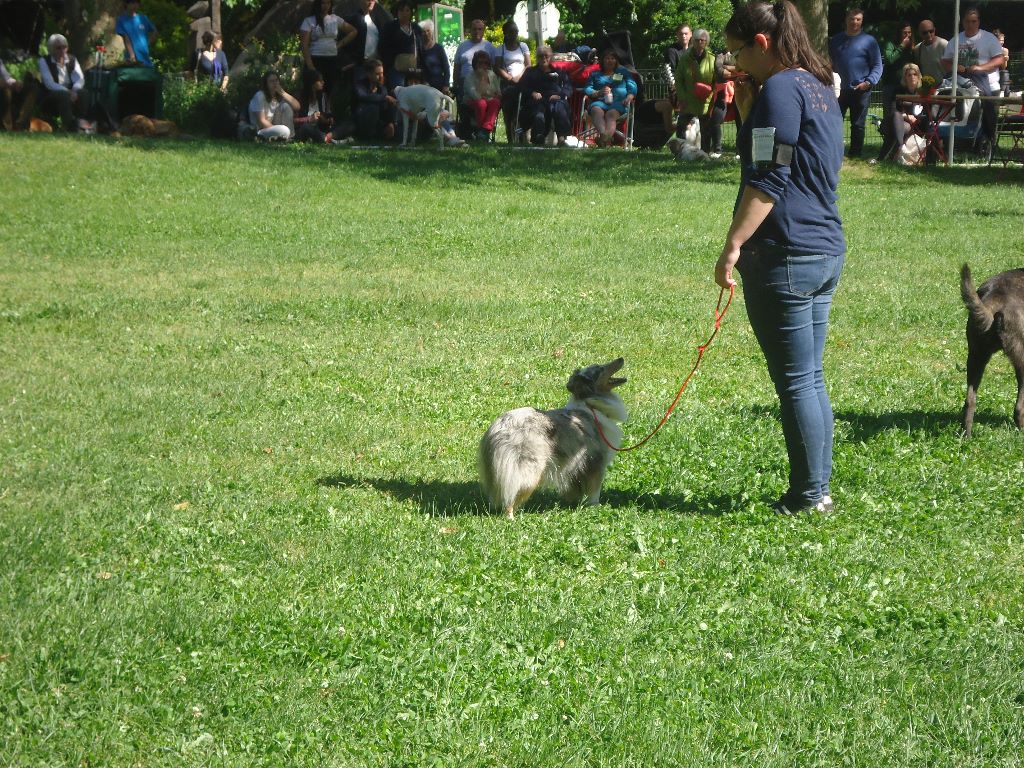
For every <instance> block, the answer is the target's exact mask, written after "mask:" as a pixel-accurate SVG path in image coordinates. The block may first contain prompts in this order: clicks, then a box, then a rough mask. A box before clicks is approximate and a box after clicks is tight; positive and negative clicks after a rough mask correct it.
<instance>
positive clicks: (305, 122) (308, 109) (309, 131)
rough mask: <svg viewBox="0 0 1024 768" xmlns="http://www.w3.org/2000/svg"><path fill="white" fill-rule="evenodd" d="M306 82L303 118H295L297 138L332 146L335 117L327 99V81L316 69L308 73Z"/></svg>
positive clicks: (303, 97) (303, 95) (303, 96)
mask: <svg viewBox="0 0 1024 768" xmlns="http://www.w3.org/2000/svg"><path fill="white" fill-rule="evenodd" d="M305 82H306V86H305V91H304V93H303V94H302V100H303V108H302V110H301V116H300V117H296V118H295V138H296V139H298V140H299V141H311V142H313V143H314V144H330V143H331V141H332V140H333V139H334V135H333V133H332V132H331V129H332V128H333V127H334V116H333V115H332V114H331V103H330V100H329V99H328V98H327V81H326V79H324V76H323V75H322V74H321V73H320V72H319V71H317V70H315V69H314V70H307V71H306V73H305Z"/></svg>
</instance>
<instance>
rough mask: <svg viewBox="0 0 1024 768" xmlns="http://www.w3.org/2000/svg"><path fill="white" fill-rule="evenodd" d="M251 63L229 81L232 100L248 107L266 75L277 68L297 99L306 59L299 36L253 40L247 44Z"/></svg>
mask: <svg viewBox="0 0 1024 768" xmlns="http://www.w3.org/2000/svg"><path fill="white" fill-rule="evenodd" d="M244 50H245V53H246V54H247V55H248V57H249V61H248V66H247V67H246V69H245V70H243V71H241V72H236V73H234V74H233V75H232V76H231V80H230V81H229V82H228V101H229V102H230V104H231V105H232V106H233V107H235V108H239V109H244V108H245V106H246V105H247V104H248V103H249V100H250V99H251V98H252V97H253V94H254V93H256V91H257V90H259V88H260V85H261V81H262V80H263V74H264V73H265V72H266V71H267V70H268V69H273V70H274V71H275V72H277V73H278V74H279V75H280V76H281V85H282V86H283V87H284V89H285V90H286V91H288V93H290V94H292V95H293V96H295V97H296V98H299V94H300V92H301V90H302V79H301V78H302V66H301V65H302V58H301V56H300V54H299V42H298V36H296V35H280V36H276V37H271V38H267V39H265V40H252V41H250V42H249V44H248V45H247V46H246V47H245V49H244Z"/></svg>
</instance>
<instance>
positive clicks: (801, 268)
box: [715, 0, 846, 515]
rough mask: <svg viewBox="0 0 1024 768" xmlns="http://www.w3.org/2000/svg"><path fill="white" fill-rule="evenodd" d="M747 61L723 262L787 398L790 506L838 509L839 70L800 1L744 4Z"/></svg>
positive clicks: (719, 266)
mask: <svg viewBox="0 0 1024 768" xmlns="http://www.w3.org/2000/svg"><path fill="white" fill-rule="evenodd" d="M725 39H726V44H727V45H728V48H729V51H730V52H731V53H732V55H733V59H734V61H735V64H736V67H737V69H738V70H741V71H742V72H744V73H746V76H744V77H742V78H740V79H739V81H738V82H737V84H736V105H737V109H739V111H740V114H741V116H742V118H743V124H742V127H741V128H740V131H739V134H738V135H737V138H736V143H737V148H738V149H739V152H740V159H741V165H740V188H739V193H738V196H737V200H736V206H735V208H734V209H733V219H732V224H731V226H730V227H729V232H728V234H727V235H726V240H725V245H724V246H723V248H722V252H721V255H720V256H719V258H718V262H717V263H716V265H715V282H716V283H718V285H720V286H721V287H722V288H723V289H729V288H731V287H733V286H735V285H736V281H735V279H734V277H733V270H734V269H737V270H738V271H739V273H740V275H741V276H742V278H743V299H744V303H745V304H746V308H747V316H748V318H749V320H750V325H751V327H752V328H753V331H754V335H755V337H756V338H757V342H758V344H759V345H760V347H761V351H762V352H763V353H764V357H765V361H766V362H767V364H768V373H769V375H770V376H771V379H772V383H773V384H774V385H775V391H776V393H777V394H778V397H779V403H780V405H781V416H782V432H783V435H784V437H785V440H786V452H787V454H788V456H789V487H788V488H787V490H786V492H785V493H784V494H783V495H782V497H781V498H780V499H779V500H778V501H777V502H776V503H775V506H774V509H775V511H776V512H778V513H780V514H786V515H788V514H798V513H801V512H809V511H815V510H816V511H819V512H831V511H832V493H831V489H830V481H831V475H832V439H833V417H832V404H831V402H830V400H829V396H828V390H827V389H826V387H825V375H824V372H823V358H824V351H825V338H826V336H827V333H828V320H829V312H830V309H831V307H832V296H833V294H834V293H835V290H836V287H837V286H838V284H839V276H840V273H841V272H842V269H843V262H844V260H845V255H846V238H845V236H844V234H843V224H842V221H841V220H840V218H839V208H838V205H837V198H838V185H839V170H840V168H841V167H842V164H843V118H842V114H841V113H840V110H839V103H838V102H837V100H836V96H835V92H834V90H833V86H832V70H831V68H830V67H829V65H828V62H826V61H825V60H824V59H823V58H822V56H821V55H819V54H818V52H817V51H815V49H814V47H813V46H812V45H811V42H810V38H809V37H808V35H807V29H806V27H805V26H804V22H803V19H802V18H801V17H800V14H799V12H798V11H797V9H796V7H795V6H794V5H793V3H791V2H789V0H782V2H777V3H774V4H772V3H766V2H762V1H761V0H755V2H750V3H745V4H743V5H740V6H739V7H738V8H737V9H736V11H735V12H734V13H733V15H732V18H731V19H729V22H728V23H727V24H726V26H725Z"/></svg>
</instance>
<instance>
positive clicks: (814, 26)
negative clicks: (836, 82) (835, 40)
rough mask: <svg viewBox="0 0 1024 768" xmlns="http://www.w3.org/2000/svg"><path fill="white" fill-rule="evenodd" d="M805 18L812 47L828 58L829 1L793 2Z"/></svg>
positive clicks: (802, 0)
mask: <svg viewBox="0 0 1024 768" xmlns="http://www.w3.org/2000/svg"><path fill="white" fill-rule="evenodd" d="M793 4H794V5H795V6H796V7H797V10H799V11H800V15H801V16H803V17H804V23H805V24H806V25H807V34H808V36H809V37H810V38H811V45H813V46H814V48H815V49H816V50H817V51H818V52H819V53H822V54H824V55H825V56H826V57H828V0H793Z"/></svg>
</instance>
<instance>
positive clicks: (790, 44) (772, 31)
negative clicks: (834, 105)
mask: <svg viewBox="0 0 1024 768" xmlns="http://www.w3.org/2000/svg"><path fill="white" fill-rule="evenodd" d="M725 33H726V34H727V35H729V36H730V37H734V38H736V39H737V40H742V41H743V42H745V43H752V42H753V41H754V35H766V36H767V37H770V38H771V40H772V45H773V46H774V48H775V55H776V56H777V57H778V59H779V63H780V64H782V66H784V67H786V68H788V69H791V68H795V67H800V68H802V69H806V70H807V71H808V72H810V73H811V74H812V75H814V77H815V79H817V80H820V81H821V83H822V84H824V85H827V86H829V87H832V67H831V65H830V64H829V62H828V60H827V59H825V58H824V57H823V56H822V55H821V54H820V53H818V52H817V51H816V50H814V46H813V45H811V39H810V38H809V37H808V36H807V27H806V26H805V25H804V20H803V18H802V17H801V16H800V11H798V10H797V9H796V6H795V5H793V3H791V2H790V0H779V2H776V3H769V2H765V0H753V2H749V3H745V4H743V5H740V6H739V7H737V8H736V11H735V12H734V13H733V15H732V18H731V19H729V22H728V23H727V24H726V25H725Z"/></svg>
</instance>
